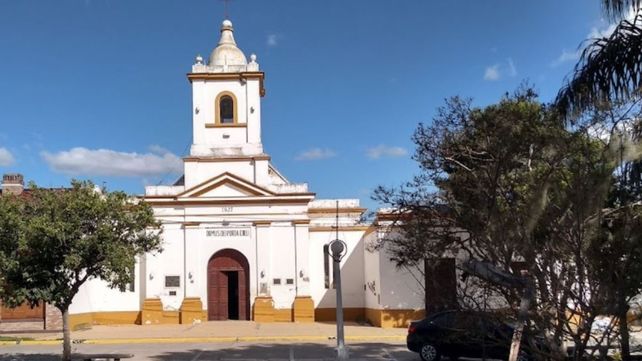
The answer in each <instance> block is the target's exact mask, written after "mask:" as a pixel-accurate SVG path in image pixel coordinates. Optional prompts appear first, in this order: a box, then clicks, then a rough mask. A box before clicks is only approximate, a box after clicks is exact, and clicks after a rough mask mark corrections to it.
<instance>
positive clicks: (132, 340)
mask: <svg viewBox="0 0 642 361" xmlns="http://www.w3.org/2000/svg"><path fill="white" fill-rule="evenodd" d="M345 339H346V341H405V340H406V336H401V335H399V336H397V335H391V336H346V337H345ZM333 340H336V337H334V336H331V337H329V336H238V337H221V336H219V337H158V338H111V339H110V338H107V339H84V340H83V339H78V340H72V344H85V345H117V344H144V343H150V344H158V343H235V342H279V341H288V342H292V341H333ZM60 344H62V340H24V341H22V340H16V341H0V346H20V345H24V346H36V345H60Z"/></svg>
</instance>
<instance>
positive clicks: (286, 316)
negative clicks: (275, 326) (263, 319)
mask: <svg viewBox="0 0 642 361" xmlns="http://www.w3.org/2000/svg"><path fill="white" fill-rule="evenodd" d="M274 322H292V309H291V308H275V309H274Z"/></svg>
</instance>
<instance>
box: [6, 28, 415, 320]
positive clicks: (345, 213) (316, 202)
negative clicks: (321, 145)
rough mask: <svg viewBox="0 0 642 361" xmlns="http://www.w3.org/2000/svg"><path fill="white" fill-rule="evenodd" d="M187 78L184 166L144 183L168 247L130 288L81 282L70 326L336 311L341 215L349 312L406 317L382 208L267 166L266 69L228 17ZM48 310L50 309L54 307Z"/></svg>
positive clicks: (402, 279) (313, 315)
mask: <svg viewBox="0 0 642 361" xmlns="http://www.w3.org/2000/svg"><path fill="white" fill-rule="evenodd" d="M187 77H188V80H189V81H190V83H191V85H192V94H193V104H192V116H193V123H192V127H193V141H192V146H191V149H190V152H189V155H188V156H186V157H185V158H184V159H183V160H184V174H183V176H182V177H181V178H180V179H179V180H178V181H177V182H176V183H175V184H174V185H171V186H148V187H146V189H145V195H144V196H143V197H142V198H143V199H144V200H145V201H146V202H149V203H150V204H151V205H152V207H153V209H154V213H155V215H156V217H157V219H158V220H159V221H160V222H161V224H162V238H163V251H162V252H160V253H155V254H146V255H144V256H143V257H141V258H140V259H139V260H137V264H136V272H135V275H136V277H135V282H134V283H133V284H132V285H131V286H130V287H129V288H128V289H126V290H118V289H110V288H109V287H107V285H106V284H105V283H104V282H102V281H100V280H91V281H90V282H88V283H87V284H85V285H84V286H83V287H82V288H81V290H80V292H79V293H78V295H77V296H76V297H75V299H74V301H73V304H72V305H71V308H70V315H71V316H70V320H71V323H72V328H73V327H78V325H82V324H126V323H138V324H141V325H153V324H167V323H184V324H185V323H190V324H191V323H195V322H196V323H198V322H206V321H208V320H226V319H238V320H254V321H257V322H279V321H281V322H313V321H333V320H334V317H335V297H336V294H335V290H334V288H333V275H332V259H331V257H330V256H328V255H327V254H326V253H325V250H326V248H327V245H328V243H329V242H331V241H332V240H334V239H336V238H337V228H336V225H337V224H338V237H339V239H341V240H343V241H344V242H345V243H346V244H347V246H348V249H347V254H346V256H345V257H344V258H343V260H342V261H341V270H342V285H343V305H344V307H345V318H346V319H347V320H352V321H363V322H369V323H371V324H373V325H376V326H382V327H403V326H406V325H407V322H408V321H409V320H411V319H417V318H419V317H421V316H422V315H423V309H424V294H423V292H424V291H423V289H422V287H421V285H420V284H419V283H418V282H417V280H416V279H417V278H416V277H414V276H413V275H410V274H409V273H408V271H402V270H398V269H396V268H395V266H394V265H393V264H392V263H391V262H390V261H389V260H388V257H387V255H386V254H385V251H384V250H378V249H374V248H373V247H371V244H373V243H374V242H376V241H377V239H378V238H380V237H382V236H383V235H384V233H385V227H382V225H383V224H385V215H382V214H379V217H378V218H377V219H376V220H375V221H374V222H371V223H363V222H362V215H363V213H364V212H365V211H366V209H364V208H362V207H360V205H359V201H358V200H356V199H339V200H334V199H326V200H324V199H316V197H315V194H314V193H313V192H312V191H311V190H310V189H308V185H307V184H298V183H292V182H290V181H289V180H288V179H287V178H286V177H285V176H284V175H282V174H281V173H280V172H279V171H278V170H277V169H276V168H275V167H274V166H273V165H272V163H271V158H270V156H269V155H268V154H267V153H266V152H265V150H264V149H263V145H262V142H261V99H262V97H263V96H264V95H265V90H264V73H263V72H262V71H261V70H260V68H259V64H258V63H257V58H256V56H255V55H254V54H252V55H251V56H250V57H249V61H248V59H247V58H246V56H245V54H244V53H243V52H242V51H241V50H240V49H239V48H238V47H237V44H236V42H235V39H234V35H233V27H232V23H231V22H230V21H229V20H225V21H224V22H223V23H222V26H221V34H220V41H219V43H218V46H217V47H216V48H215V49H214V50H213V51H212V53H211V56H210V57H209V59H208V60H207V61H205V60H204V59H202V58H201V57H197V58H196V62H195V64H193V65H192V69H191V72H190V73H189V74H188V76H187ZM50 313H51V312H48V311H47V312H44V314H45V316H44V317H55V316H52V315H49V314H50ZM46 315H49V316H46ZM2 322H3V321H2V319H1V318H0V324H2ZM47 324H48V323H47V320H45V325H47ZM49 324H52V322H49Z"/></svg>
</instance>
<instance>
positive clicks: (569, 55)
mask: <svg viewBox="0 0 642 361" xmlns="http://www.w3.org/2000/svg"><path fill="white" fill-rule="evenodd" d="M579 58H580V50H576V51H568V50H566V49H564V50H562V54H560V56H559V57H557V59H555V60H553V62H552V63H551V66H552V67H556V66H560V65H562V64H564V63H567V62H569V61H572V62H575V61H577V60H578V59H579Z"/></svg>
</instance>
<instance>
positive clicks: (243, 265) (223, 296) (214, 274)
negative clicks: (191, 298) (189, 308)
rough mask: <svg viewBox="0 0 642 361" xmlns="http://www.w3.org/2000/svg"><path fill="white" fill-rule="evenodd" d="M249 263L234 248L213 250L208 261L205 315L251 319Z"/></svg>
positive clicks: (220, 318)
mask: <svg viewBox="0 0 642 361" xmlns="http://www.w3.org/2000/svg"><path fill="white" fill-rule="evenodd" d="M249 275H250V267H249V264H248V262H247V258H245V256H243V254H241V253H240V252H238V251H236V250H233V249H224V250H222V251H219V252H216V253H215V254H214V255H213V256H212V258H210V260H209V262H208V264H207V318H208V320H210V321H214V320H249V319H250V302H249V301H250V287H249V286H250V279H249Z"/></svg>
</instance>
